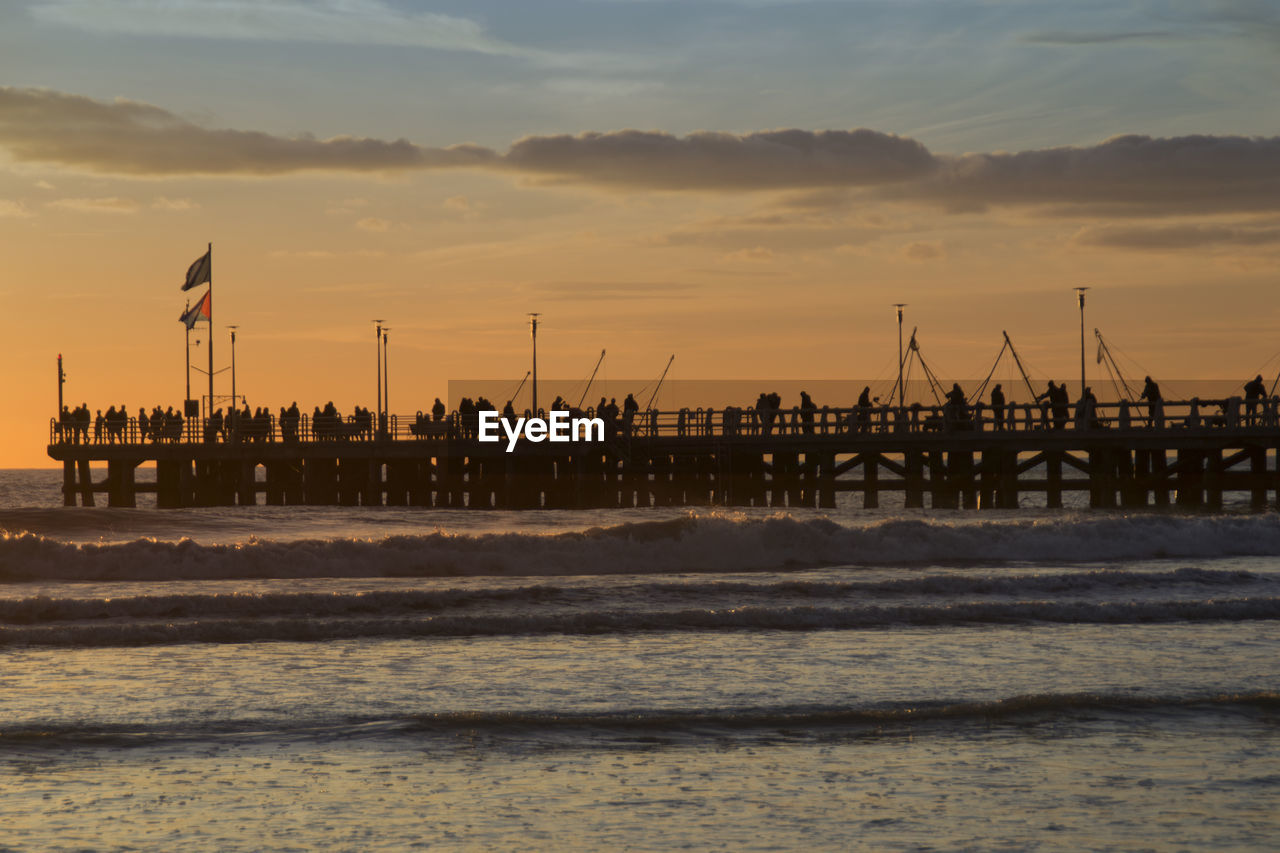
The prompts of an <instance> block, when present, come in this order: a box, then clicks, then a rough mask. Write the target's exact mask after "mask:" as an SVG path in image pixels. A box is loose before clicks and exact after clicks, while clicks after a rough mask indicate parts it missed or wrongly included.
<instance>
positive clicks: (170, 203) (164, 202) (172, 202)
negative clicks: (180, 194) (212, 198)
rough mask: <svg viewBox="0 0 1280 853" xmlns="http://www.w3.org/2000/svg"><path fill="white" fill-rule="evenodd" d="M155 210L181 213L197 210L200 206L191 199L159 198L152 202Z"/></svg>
mask: <svg viewBox="0 0 1280 853" xmlns="http://www.w3.org/2000/svg"><path fill="white" fill-rule="evenodd" d="M151 207H152V209H153V210H167V211H169V212H171V213H181V212H182V211H186V210H196V209H197V208H199V207H200V205H199V204H197V203H196V202H194V201H192V200H191V199H189V198H165V197H164V196H159V197H157V198H155V199H152V201H151Z"/></svg>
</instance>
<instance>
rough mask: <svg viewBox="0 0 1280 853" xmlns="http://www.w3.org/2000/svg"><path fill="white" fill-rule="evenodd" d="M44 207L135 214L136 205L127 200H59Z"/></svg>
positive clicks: (112, 198) (83, 211) (132, 201)
mask: <svg viewBox="0 0 1280 853" xmlns="http://www.w3.org/2000/svg"><path fill="white" fill-rule="evenodd" d="M45 206H46V207H53V208H57V209H59V210H72V211H75V212H76V213H113V214H121V213H137V212H138V203H137V202H136V201H134V200H133V199H129V198H117V197H115V196H110V197H107V198H60V199H57V200H55V201H50V202H46V203H45Z"/></svg>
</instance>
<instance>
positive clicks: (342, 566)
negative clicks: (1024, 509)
mask: <svg viewBox="0 0 1280 853" xmlns="http://www.w3.org/2000/svg"><path fill="white" fill-rule="evenodd" d="M1258 555H1262V556H1271V555H1275V556H1280V516H1277V515H1274V514H1268V515H1262V516H1256V515H1249V516H1178V515H1155V514H1143V515H1133V516H1102V517H1098V516H1069V517H1059V518H1049V519H1035V520H1025V519H1024V520H996V521H984V522H962V523H948V522H946V521H934V520H923V519H901V518H900V519H889V520H884V521H879V522H876V523H871V524H867V525H864V526H855V527H849V526H842V525H840V524H837V523H835V522H834V521H830V520H827V519H825V518H817V519H797V518H792V517H790V516H785V515H783V516H774V517H769V518H743V517H737V516H733V515H721V514H710V515H707V514H702V515H699V514H689V515H686V516H683V517H680V518H675V519H669V520H662V521H642V522H633V523H626V524H617V525H613V526H607V527H594V528H591V529H588V530H583V531H574V532H557V533H543V534H531V533H485V534H470V535H468V534H458V533H449V532H443V531H436V532H433V533H428V534H423V535H395V536H387V537H383V538H355V539H301V540H295V541H284V540H267V539H263V540H257V539H254V540H250V541H248V542H243V543H239V544H232V545H201V544H198V543H197V542H195V541H192V540H190V539H182V540H179V541H160V540H154V539H139V540H136V541H132V542H125V543H119V544H90V545H76V544H70V543H66V542H61V541H58V540H57V539H55V538H49V537H45V536H40V535H36V534H32V533H21V532H18V533H5V534H3V536H2V537H0V581H33V580H97V581H102V580H182V579H188V580H196V579H220V578H301V577H450V576H482V575H510V576H518V575H542V576H554V575H583V574H641V573H644V574H649V573H659V574H661V573H675V572H728V571H735V572H740V571H752V570H768V569H785V568H801V567H815V566H830V565H856V566H874V565H912V564H920V565H936V564H955V563H975V562H980V563H990V564H1001V563H1024V562H1025V563H1037V562H1049V563H1055V564H1061V563H1072V562H1093V561H1115V560H1141V559H1155V558H1209V557H1228V556H1258Z"/></svg>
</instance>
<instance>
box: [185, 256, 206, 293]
mask: <svg viewBox="0 0 1280 853" xmlns="http://www.w3.org/2000/svg"><path fill="white" fill-rule="evenodd" d="M212 277H213V249H212V248H210V249H209V251H207V252H205V253H204V254H203V255H201V256H200V257H199V258H197V259H196V261H195V263H193V264H192V265H191V266H189V267H187V281H186V283H185V284H183V285H182V289H183V290H190V289H191V288H193V287H199V286H200V285H202V284H204V283H205V282H207V281H209V280H210V279H211V278H212Z"/></svg>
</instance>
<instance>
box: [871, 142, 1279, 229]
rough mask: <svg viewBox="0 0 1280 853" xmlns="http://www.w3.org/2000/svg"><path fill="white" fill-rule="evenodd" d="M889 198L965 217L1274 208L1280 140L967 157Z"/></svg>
mask: <svg viewBox="0 0 1280 853" xmlns="http://www.w3.org/2000/svg"><path fill="white" fill-rule="evenodd" d="M890 192H891V193H893V194H894V195H896V196H898V197H902V198H915V199H921V200H928V201H933V202H936V203H940V204H943V205H945V206H947V207H948V208H950V209H952V210H960V211H964V210H981V209H983V208H985V207H986V206H988V205H993V204H994V205H1023V206H1026V205H1043V206H1056V210H1055V211H1054V212H1057V213H1069V212H1070V211H1071V209H1072V207H1075V206H1083V207H1086V208H1087V209H1089V210H1091V211H1102V210H1106V209H1107V208H1108V207H1115V208H1116V209H1117V210H1118V211H1120V212H1124V213H1128V214H1136V213H1144V214H1147V215H1153V214H1154V215H1159V214H1172V213H1189V212H1198V213H1213V212H1221V211H1242V210H1275V209H1280V137H1246V136H1179V137H1172V138H1167V139H1156V138H1152V137H1150V136H1117V137H1115V138H1113V139H1108V140H1107V141H1105V142H1103V143H1101V144H1099V145H1092V146H1087V147H1062V148H1045V149H1038V150H1032V151H1022V152H1018V153H994V154H965V155H963V156H960V157H950V158H943V166H942V168H940V169H939V170H938V172H937V173H936V174H935V175H933V176H931V177H930V178H928V179H926V180H923V181H917V182H913V183H911V184H907V185H905V186H903V187H901V188H894V189H892V190H890Z"/></svg>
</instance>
